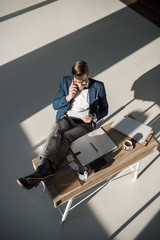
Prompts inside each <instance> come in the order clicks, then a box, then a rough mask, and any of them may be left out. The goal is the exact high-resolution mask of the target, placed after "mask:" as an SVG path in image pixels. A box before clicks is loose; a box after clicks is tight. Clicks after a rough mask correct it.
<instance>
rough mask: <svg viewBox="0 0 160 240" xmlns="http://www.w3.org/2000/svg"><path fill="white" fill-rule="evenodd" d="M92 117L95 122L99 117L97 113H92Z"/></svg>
mask: <svg viewBox="0 0 160 240" xmlns="http://www.w3.org/2000/svg"><path fill="white" fill-rule="evenodd" d="M92 115H93V121H95V120H96V119H97V116H96V114H95V113H92Z"/></svg>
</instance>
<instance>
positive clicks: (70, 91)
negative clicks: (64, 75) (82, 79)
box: [66, 82, 78, 102]
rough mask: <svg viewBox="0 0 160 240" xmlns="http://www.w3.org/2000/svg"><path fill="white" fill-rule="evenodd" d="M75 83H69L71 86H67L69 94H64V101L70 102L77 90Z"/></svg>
mask: <svg viewBox="0 0 160 240" xmlns="http://www.w3.org/2000/svg"><path fill="white" fill-rule="evenodd" d="M77 89H78V87H77V85H75V84H73V82H72V84H71V86H70V87H69V94H68V95H67V96H66V101H67V102H70V101H71V100H72V98H74V96H75V95H76V92H77Z"/></svg>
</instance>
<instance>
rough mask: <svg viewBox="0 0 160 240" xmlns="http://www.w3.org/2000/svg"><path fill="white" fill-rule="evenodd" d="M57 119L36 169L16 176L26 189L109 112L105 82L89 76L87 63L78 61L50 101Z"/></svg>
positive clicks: (51, 172) (50, 173) (48, 173)
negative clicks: (23, 175) (27, 173)
mask: <svg viewBox="0 0 160 240" xmlns="http://www.w3.org/2000/svg"><path fill="white" fill-rule="evenodd" d="M53 108H54V109H55V110H58V111H57V115H56V122H55V123H54V125H53V129H52V131H51V133H50V135H49V137H48V139H47V141H46V144H45V147H44V151H43V153H42V154H41V157H40V158H41V161H40V165H39V167H38V168H37V169H36V171H35V172H34V173H32V174H30V175H28V176H25V177H22V178H19V179H17V182H18V184H19V185H20V186H21V187H23V188H25V189H32V188H33V187H36V186H38V184H39V183H40V181H43V180H45V179H47V178H49V177H51V176H53V175H54V173H55V171H56V169H57V167H58V165H59V163H60V162H61V161H62V160H63V159H64V158H65V156H66V155H67V152H68V150H69V147H70V145H71V143H72V142H73V141H74V140H76V139H77V138H79V137H81V136H83V135H85V134H87V133H88V132H90V131H92V130H93V129H94V127H93V125H94V126H95V124H96V122H97V121H99V120H100V119H101V118H103V117H105V116H106V115H107V113H108V103H107V99H106V92H105V88H104V84H103V83H102V82H100V81H96V80H94V79H91V78H89V69H88V65H87V63H86V62H84V61H77V62H76V63H75V64H74V65H73V67H72V76H68V77H63V79H62V80H61V83H60V86H59V89H58V92H57V95H56V96H55V98H54V101H53Z"/></svg>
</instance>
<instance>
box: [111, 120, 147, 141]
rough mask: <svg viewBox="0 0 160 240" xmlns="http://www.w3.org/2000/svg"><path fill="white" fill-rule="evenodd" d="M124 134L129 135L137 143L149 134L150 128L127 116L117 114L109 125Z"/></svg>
mask: <svg viewBox="0 0 160 240" xmlns="http://www.w3.org/2000/svg"><path fill="white" fill-rule="evenodd" d="M111 128H114V129H116V130H118V131H120V132H122V133H124V134H125V135H127V136H129V137H131V138H132V139H134V140H136V141H137V142H139V143H143V142H144V141H145V140H146V138H147V137H148V136H149V134H150V132H151V130H152V128H151V127H148V126H146V125H145V124H143V123H140V122H138V121H137V120H134V119H132V118H129V117H123V116H119V117H118V118H117V119H116V120H115V121H114V122H113V124H112V125H111Z"/></svg>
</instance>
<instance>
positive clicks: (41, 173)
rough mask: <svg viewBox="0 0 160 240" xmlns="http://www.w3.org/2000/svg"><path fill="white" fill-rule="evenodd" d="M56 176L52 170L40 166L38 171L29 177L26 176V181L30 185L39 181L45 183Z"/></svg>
mask: <svg viewBox="0 0 160 240" xmlns="http://www.w3.org/2000/svg"><path fill="white" fill-rule="evenodd" d="M53 175H54V171H53V170H52V168H46V167H44V166H43V165H40V166H39V167H38V168H37V169H36V171H35V172H34V173H32V174H30V175H28V176H26V177H25V178H26V180H27V182H28V183H30V184H35V182H37V180H38V181H44V180H46V179H47V178H49V177H52V176H53Z"/></svg>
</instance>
